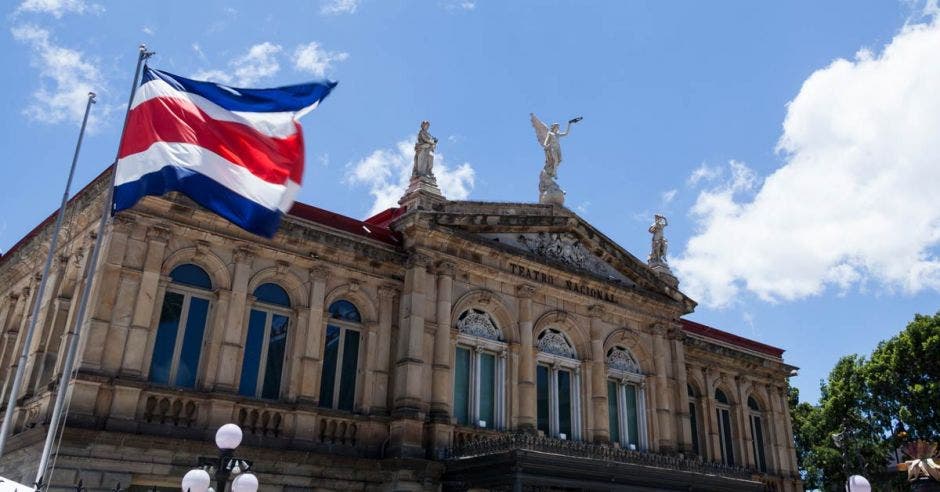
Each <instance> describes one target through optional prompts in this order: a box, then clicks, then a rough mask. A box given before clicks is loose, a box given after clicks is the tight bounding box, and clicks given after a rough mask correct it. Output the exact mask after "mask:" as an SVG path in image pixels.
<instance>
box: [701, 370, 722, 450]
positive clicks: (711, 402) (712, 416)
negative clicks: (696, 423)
mask: <svg viewBox="0 0 940 492" xmlns="http://www.w3.org/2000/svg"><path fill="white" fill-rule="evenodd" d="M712 371H713V370H712V369H709V368H707V367H703V368H702V378H703V380H704V381H705V394H704V395H703V396H702V407H703V409H704V411H705V417H704V418H703V419H702V421H703V423H704V424H705V429H706V436H707V440H708V442H707V443H706V446H708V454H709V458H711V460H712V461H714V462H720V461H721V441H720V438H719V437H718V428H719V427H718V414H717V413H716V408H717V407H716V406H715V380H714V378H713V377H711V373H712Z"/></svg>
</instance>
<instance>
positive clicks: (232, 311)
mask: <svg viewBox="0 0 940 492" xmlns="http://www.w3.org/2000/svg"><path fill="white" fill-rule="evenodd" d="M254 258H255V253H254V251H253V250H251V249H249V248H247V247H241V248H238V249H237V250H236V251H235V254H234V260H235V271H234V274H233V275H232V292H231V294H230V295H229V301H228V302H229V305H228V311H227V312H221V311H220V312H219V313H218V316H219V318H218V319H219V321H223V320H224V323H225V325H224V326H225V329H223V330H221V331H222V343H221V347H220V348H219V358H218V363H217V364H216V367H217V369H216V373H215V377H213V378H211V379H213V380H214V381H215V387H214V389H215V390H216V391H227V392H233V393H234V392H237V391H238V376H239V374H240V373H241V364H239V363H240V362H241V360H242V353H243V347H242V341H243V340H244V339H245V335H244V333H245V328H246V326H245V313H246V309H247V304H246V303H247V301H248V280H249V279H250V278H251V264H252V262H253V260H254Z"/></svg>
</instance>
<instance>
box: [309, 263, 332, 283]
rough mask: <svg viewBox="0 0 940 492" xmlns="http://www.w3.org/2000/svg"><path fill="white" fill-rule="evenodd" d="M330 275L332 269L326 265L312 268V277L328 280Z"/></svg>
mask: <svg viewBox="0 0 940 492" xmlns="http://www.w3.org/2000/svg"><path fill="white" fill-rule="evenodd" d="M329 277H330V269H329V268H327V267H325V266H315V267H313V268H311V269H310V278H312V279H314V280H326V279H327V278H329Z"/></svg>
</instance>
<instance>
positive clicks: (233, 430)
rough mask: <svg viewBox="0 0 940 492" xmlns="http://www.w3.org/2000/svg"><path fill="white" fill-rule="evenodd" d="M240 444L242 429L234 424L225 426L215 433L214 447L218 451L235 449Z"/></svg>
mask: <svg viewBox="0 0 940 492" xmlns="http://www.w3.org/2000/svg"><path fill="white" fill-rule="evenodd" d="M241 443H242V429H241V427H239V426H237V425H235V424H225V425H223V426H222V427H219V430H218V431H216V433H215V445H216V446H218V447H219V449H235V448H237V447H238V445H239V444H241Z"/></svg>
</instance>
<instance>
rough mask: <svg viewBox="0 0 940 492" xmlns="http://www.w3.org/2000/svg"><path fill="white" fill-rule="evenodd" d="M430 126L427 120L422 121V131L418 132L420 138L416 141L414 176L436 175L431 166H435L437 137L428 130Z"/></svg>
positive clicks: (412, 174)
mask: <svg viewBox="0 0 940 492" xmlns="http://www.w3.org/2000/svg"><path fill="white" fill-rule="evenodd" d="M430 126H431V123H430V122H429V121H427V120H425V121H422V122H421V131H419V132H418V139H417V141H415V163H414V169H413V170H412V171H411V176H412V177H421V176H428V177H433V176H434V173H433V172H432V170H431V168H432V167H434V149H435V148H436V147H437V139H436V138H434V137H432V136H431V133H430V132H428V128H429V127H430Z"/></svg>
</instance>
